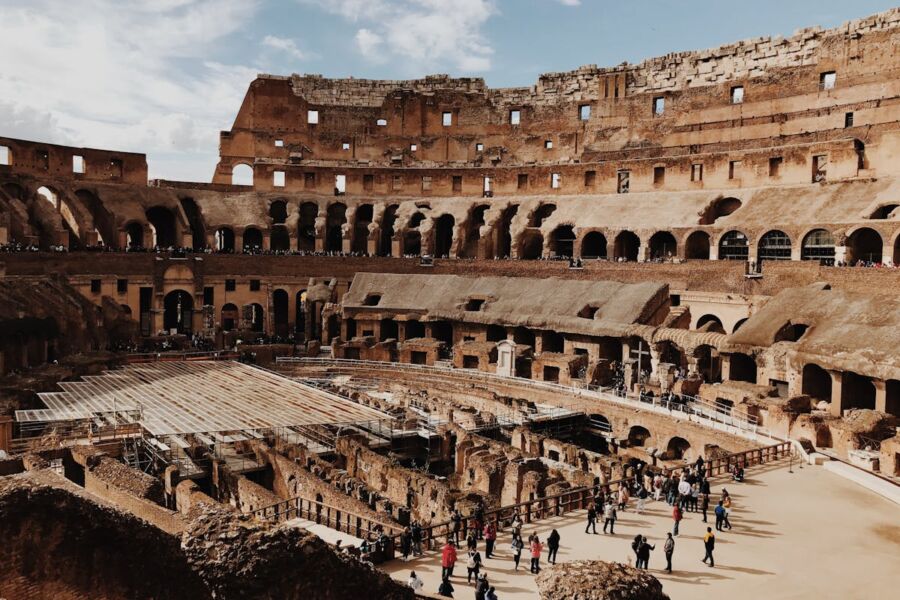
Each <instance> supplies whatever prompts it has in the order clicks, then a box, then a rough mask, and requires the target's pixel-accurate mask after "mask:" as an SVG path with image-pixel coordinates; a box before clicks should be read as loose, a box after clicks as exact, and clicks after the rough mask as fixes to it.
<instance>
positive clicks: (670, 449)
mask: <svg viewBox="0 0 900 600" xmlns="http://www.w3.org/2000/svg"><path fill="white" fill-rule="evenodd" d="M690 450H691V444H690V443H689V442H688V441H687V440H686V439H684V438H683V437H678V436H675V437H673V438H672V439H671V440H669V443H668V444H666V458H667V459H668V460H683V459H686V458H688V453H689V452H690Z"/></svg>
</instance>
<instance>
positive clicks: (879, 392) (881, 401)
mask: <svg viewBox="0 0 900 600" xmlns="http://www.w3.org/2000/svg"><path fill="white" fill-rule="evenodd" d="M872 383H873V384H874V385H875V410H877V411H881V412H883V413H886V412H887V382H886V381H884V380H883V379H873V380H872Z"/></svg>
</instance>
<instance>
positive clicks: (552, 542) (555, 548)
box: [547, 529, 597, 565]
mask: <svg viewBox="0 0 900 600" xmlns="http://www.w3.org/2000/svg"><path fill="white" fill-rule="evenodd" d="M594 533H597V532H596V531H595V532H594ZM557 552H559V532H558V531H556V530H555V529H554V530H553V531H551V532H550V535H549V536H548V537H547V562H548V563H550V564H551V565H555V564H556V553H557Z"/></svg>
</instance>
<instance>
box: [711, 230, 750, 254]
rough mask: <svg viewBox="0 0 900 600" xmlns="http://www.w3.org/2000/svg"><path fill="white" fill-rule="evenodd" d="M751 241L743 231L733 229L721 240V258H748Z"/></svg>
mask: <svg viewBox="0 0 900 600" xmlns="http://www.w3.org/2000/svg"><path fill="white" fill-rule="evenodd" d="M749 258H750V241H749V240H748V239H747V236H746V235H745V234H744V233H743V232H742V231H737V230H736V229H732V230H731V231H728V232H726V233H725V234H724V235H723V236H722V238H721V239H720V240H719V260H748V259H749Z"/></svg>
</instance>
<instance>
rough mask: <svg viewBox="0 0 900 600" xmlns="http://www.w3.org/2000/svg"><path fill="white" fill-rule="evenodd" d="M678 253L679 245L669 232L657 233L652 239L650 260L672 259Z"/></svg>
mask: <svg viewBox="0 0 900 600" xmlns="http://www.w3.org/2000/svg"><path fill="white" fill-rule="evenodd" d="M677 252H678V243H677V242H676V241H675V236H674V235H672V234H671V233H669V232H668V231H657V232H656V233H654V234H653V236H652V237H651V238H650V258H652V259H660V258H672V257H673V256H675V254H677Z"/></svg>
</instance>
